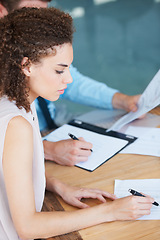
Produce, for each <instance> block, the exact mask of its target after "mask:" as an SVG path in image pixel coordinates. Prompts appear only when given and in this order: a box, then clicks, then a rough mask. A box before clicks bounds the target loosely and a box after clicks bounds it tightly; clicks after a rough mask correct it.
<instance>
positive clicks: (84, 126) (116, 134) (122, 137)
mask: <svg viewBox="0 0 160 240" xmlns="http://www.w3.org/2000/svg"><path fill="white" fill-rule="evenodd" d="M68 124H69V125H71V126H74V127H78V128H81V129H85V130H89V131H91V132H94V133H97V134H100V135H102V136H103V135H104V136H108V137H110V140H111V139H113V138H114V139H120V140H124V141H126V144H124V145H123V146H122V147H119V148H118V150H116V151H114V152H113V153H112V154H111V155H110V156H109V157H107V158H105V159H104V160H103V161H99V164H95V165H94V166H93V165H92V166H90V167H89V166H88V162H89V160H90V159H89V160H88V161H87V162H84V163H83V162H82V163H78V164H76V166H77V167H80V168H82V169H84V170H87V171H90V172H93V171H94V170H96V169H97V168H99V167H100V166H101V165H102V164H104V163H105V162H107V161H108V160H110V159H111V158H112V157H114V156H115V155H116V154H118V153H119V152H120V151H121V150H122V149H124V148H125V147H127V146H128V145H129V144H131V143H133V142H134V141H135V140H136V139H137V138H136V137H134V136H131V135H126V134H124V133H120V132H116V131H106V130H107V129H105V128H102V127H98V126H95V125H92V124H89V123H86V122H83V121H81V120H77V119H74V120H72V121H70V122H69V123H68ZM106 152H107V149H106Z"/></svg>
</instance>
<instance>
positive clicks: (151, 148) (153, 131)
mask: <svg viewBox="0 0 160 240" xmlns="http://www.w3.org/2000/svg"><path fill="white" fill-rule="evenodd" d="M125 134H129V135H134V136H135V137H138V139H137V140H136V141H135V142H133V143H132V144H130V145H129V146H127V147H126V148H124V149H123V150H122V151H121V152H120V153H130V154H141V155H150V156H156V157H160V128H147V127H132V126H131V127H129V128H128V129H127V130H126V132H125Z"/></svg>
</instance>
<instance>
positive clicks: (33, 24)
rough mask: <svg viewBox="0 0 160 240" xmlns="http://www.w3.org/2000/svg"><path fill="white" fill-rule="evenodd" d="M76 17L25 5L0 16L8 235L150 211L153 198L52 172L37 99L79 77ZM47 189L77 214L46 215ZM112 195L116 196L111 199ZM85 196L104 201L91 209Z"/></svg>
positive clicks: (0, 177) (0, 164)
mask: <svg viewBox="0 0 160 240" xmlns="http://www.w3.org/2000/svg"><path fill="white" fill-rule="evenodd" d="M72 35H73V26H72V18H71V17H70V16H69V15H68V14H65V13H64V12H61V11H60V10H57V9H54V8H50V9H35V8H30V9H25V8H23V9H21V10H16V11H15V12H12V13H10V14H9V15H8V16H6V17H4V18H3V19H1V20H0V143H1V144H0V160H1V161H0V238H1V239H3V240H8V239H9V240H18V239H36V238H47V237H51V236H56V235H60V234H64V233H67V232H71V231H75V230H78V229H82V228H86V227H89V226H92V225H95V224H100V223H103V222H109V221H115V220H130V219H136V218H138V217H141V216H142V215H144V214H149V213H150V208H151V205H152V204H151V203H152V202H153V199H152V198H150V197H146V198H143V197H135V196H130V197H127V198H123V199H116V197H115V196H114V195H112V194H110V193H107V192H104V191H101V190H97V189H78V188H73V187H69V186H68V185H66V184H64V183H61V182H60V181H59V180H56V179H53V178H51V177H48V176H46V182H45V174H44V154H43V145H42V141H41V136H40V132H39V127H38V121H37V115H36V112H35V108H34V104H33V101H34V100H35V99H36V98H37V97H38V96H42V97H44V98H46V99H48V100H51V101H55V100H57V99H58V98H59V96H60V94H62V93H63V92H64V89H65V88H67V84H68V83H71V82H72V78H71V75H70V72H69V66H70V64H71V62H72V59H73V49H72ZM45 186H46V188H47V189H48V190H49V191H52V192H56V193H57V194H59V195H60V196H61V197H62V198H63V199H64V200H65V201H66V202H67V203H69V204H71V205H73V206H75V207H79V208H82V209H81V210H77V211H73V212H41V208H42V204H43V200H44V192H45ZM105 197H106V198H110V199H112V200H113V201H111V202H109V203H106V200H105ZM81 198H97V199H99V200H100V201H101V202H102V203H103V204H99V205H97V206H95V207H91V208H89V206H87V205H86V204H84V203H82V202H81V201H80V200H81Z"/></svg>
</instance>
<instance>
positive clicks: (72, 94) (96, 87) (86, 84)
mask: <svg viewBox="0 0 160 240" xmlns="http://www.w3.org/2000/svg"><path fill="white" fill-rule="evenodd" d="M70 73H71V76H72V78H73V82H72V83H71V84H68V86H67V89H66V90H65V92H64V94H63V95H61V98H65V99H68V100H71V101H74V102H77V103H80V104H85V105H88V106H92V107H98V108H104V109H112V98H113V95H114V94H115V93H116V92H118V90H116V89H113V88H110V87H108V86H107V85H106V84H105V83H102V82H98V81H96V80H93V79H91V78H89V77H87V76H84V75H83V74H81V73H80V72H79V71H78V70H77V69H76V68H75V67H73V66H72V65H71V66H70Z"/></svg>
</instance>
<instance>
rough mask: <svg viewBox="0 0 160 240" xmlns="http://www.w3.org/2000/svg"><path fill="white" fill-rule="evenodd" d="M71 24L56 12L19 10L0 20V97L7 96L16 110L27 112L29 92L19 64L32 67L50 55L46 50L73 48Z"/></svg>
mask: <svg viewBox="0 0 160 240" xmlns="http://www.w3.org/2000/svg"><path fill="white" fill-rule="evenodd" d="M73 32H74V28H73V21H72V18H71V16H70V15H69V14H67V13H64V12H63V11H60V10H58V9H56V8H48V9H44V8H40V9H37V8H22V9H19V10H15V11H14V12H11V13H10V14H8V15H7V16H5V17H4V18H3V19H1V20H0V97H2V96H7V97H8V99H9V100H10V101H13V100H14V101H15V102H16V105H17V107H18V108H21V107H24V108H25V109H26V111H27V112H28V111H30V104H29V101H28V92H29V88H28V85H27V80H26V77H25V75H24V73H23V71H22V65H21V62H22V60H23V58H24V57H27V58H28V59H29V60H30V61H31V62H32V63H36V62H39V60H40V59H41V58H42V57H44V56H46V55H48V54H49V51H48V50H49V49H54V47H55V46H58V45H62V44H64V43H71V44H72V37H73Z"/></svg>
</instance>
